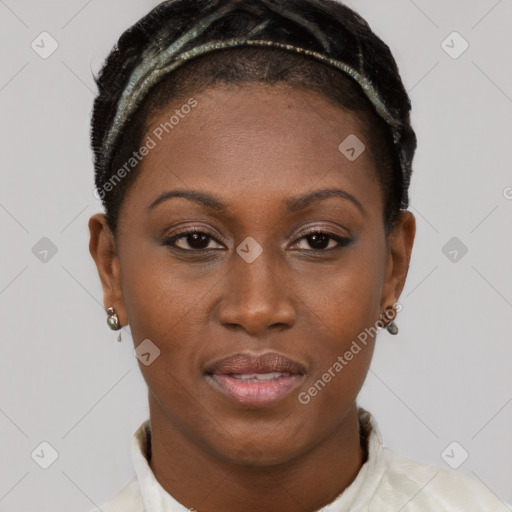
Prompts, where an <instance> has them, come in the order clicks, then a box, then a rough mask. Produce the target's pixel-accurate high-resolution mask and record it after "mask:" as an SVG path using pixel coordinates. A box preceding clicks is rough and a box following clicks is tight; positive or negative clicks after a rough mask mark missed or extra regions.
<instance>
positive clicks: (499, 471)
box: [0, 0, 512, 512]
mask: <svg viewBox="0 0 512 512" xmlns="http://www.w3.org/2000/svg"><path fill="white" fill-rule="evenodd" d="M156 3H157V2H155V1H148V0H145V1H143V0H141V1H138V2H135V1H126V0H101V1H100V0H89V1H88V2H87V1H84V0H65V1H64V0H52V1H46V2H38V1H34V0H32V1H29V0H0V45H1V48H2V50H1V67H0V118H1V120H2V122H1V125H0V130H1V132H0V141H1V151H0V172H1V188H0V230H1V234H2V245H1V247H2V249H1V251H0V264H1V266H0V268H1V272H0V330H1V336H2V338H1V339H2V342H1V357H0V434H1V435H0V439H1V441H0V443H1V444H0V452H1V454H2V456H1V457H0V510H1V511H7V510H9V511H13V510H14V511H29V510H30V511H35V510H37V511H40V512H46V511H52V512H56V511H64V510H66V511H69V510H76V511H85V510H90V509H91V508H93V507H94V506H95V505H99V504H101V503H102V502H104V501H105V500H106V499H108V498H110V497H111V496H113V495H114V494H115V493H117V492H118V491H119V490H120V489H121V487H122V486H124V485H125V484H126V483H127V482H128V481H129V480H130V479H131V478H132V477H133V469H132V463H131V459H130V453H129V441H130V439H131V436H132V434H133V432H134V431H135V429H136V428H137V427H138V426H139V425H140V423H141V422H142V421H143V420H144V419H145V418H146V417H147V415H148V409H147V404H146V402H147V391H146V386H145V383H144V381H143V379H142V377H141V375H140V371H139V368H138V365H137V360H136V358H135V357H134V356H133V346H132V344H131V338H130V335H129V331H128V330H127V329H123V337H124V342H123V343H120V344H119V343H117V342H116V337H117V333H113V332H112V331H110V330H109V329H108V327H107V324H106V322H105V318H106V317H105V313H104V310H103V303H102V290H101V287H100V282H99V278H98V276H97V273H96V268H95V266H94V263H93V260H92V258H91V257H90V255H89V252H88V239H89V233H88V228H87V221H88V219H89V217H90V216H91V215H92V214H93V213H95V212H97V211H101V205H100V204H99V202H98V201H97V200H96V199H95V197H94V196H93V167H92V155H91V151H90V149H89V140H88V134H89V125H88V123H89V116H90V111H91V107H92V101H93V98H94V94H95V85H94V81H93V78H92V73H93V72H94V73H96V72H97V71H98V69H99V67H100V65H101V63H102V61H103V59H104V58H105V56H106V55H107V52H108V50H109V49H110V48H111V46H112V45H113V44H114V42H115V41H116V40H117V38H118V37H119V35H120V34H121V33H122V31H123V30H124V29H126V28H128V26H129V25H131V24H132V23H134V22H135V21H136V20H137V19H139V18H140V17H141V16H142V15H143V14H145V13H146V12H147V11H148V10H149V8H151V7H153V6H154V5H156ZM349 4H350V5H351V6H353V7H354V8H355V9H356V10H358V11H359V12H360V13H361V14H362V15H363V16H364V17H365V18H366V19H367V20H368V21H369V23H370V24H371V26H372V27H373V28H374V29H375V30H376V32H377V33H378V34H379V35H380V36H381V37H382V38H383V39H384V40H385V41H386V42H387V43H388V44H389V45H390V47H391V49H392V51H393V53H394V55H395V57H396V59H397V61H398V64H399V67H400V70H401V73H402V76H403V80H404V83H405V85H406V87H407V89H408V90H409V92H410V95H411V99H412V102H413V111H414V113H413V122H414V125H415V129H416V131H417V135H418V138H419V148H418V152H417V156H416V160H415V166H414V177H413V182H412V187H411V210H412V211H413V212H414V214H415V215H416V218H417V222H418V232H417V239H416V244H415V248H414V251H413V259H412V264H411V268H410V273H409V277H408V281H407V284H406V288H405V290H404V292H403V294H402V297H401V302H402V304H403V307H404V309H403V310H402V312H401V313H400V314H399V319H398V321H397V323H398V325H399V327H400V333H399V334H398V336H395V337H392V336H390V335H389V334H388V333H386V332H383V333H382V334H381V335H380V337H379V342H378V344H377V349H376V353H375V358H374V361H373V364H372V369H371V371H370V373H369V375H368V379H367V382H366V384H365V387H364V390H363V392H362V394H361V397H360V403H361V405H363V406H365V407H367V408H368V409H370V410H371V411H372V413H373V414H374V415H375V416H376V418H377V420H378V422H379V425H380V428H381V430H382V433H383V437H384V440H385V442H386V444H387V445H388V446H389V447H390V448H392V449H393V450H395V451H397V452H399V453H401V454H404V455H406V456H409V457H412V458H416V459H420V460H423V461H426V462H431V463H434V464H437V465H441V466H446V462H445V460H443V457H442V455H441V454H442V453H443V452H444V450H445V448H446V447H447V446H448V445H450V443H452V442H453V441H457V443H458V445H456V446H455V449H454V451H453V452H452V451H451V448H450V449H449V450H448V453H449V454H450V455H451V461H457V460H458V459H460V457H461V456H462V454H463V451H462V450H466V451H467V452H468V453H469V458H468V459H467V460H466V461H465V462H464V463H463V464H462V465H461V466H460V467H459V468H458V471H461V472H463V473H468V474H471V475H473V476H474V477H475V478H478V479H479V480H481V481H482V482H483V483H484V484H485V485H487V486H488V487H489V488H490V489H491V490H492V491H493V492H494V493H495V494H496V495H498V496H500V497H501V498H502V499H503V500H506V501H508V502H512V485H511V479H512V476H511V475H512V467H511V464H512V462H511V461H512V441H511V435H510V432H512V378H511V371H510V363H511V356H512V346H511V334H510V331H511V327H512V325H511V319H512V314H511V313H512V286H511V283H512V269H511V265H510V261H512V237H511V233H512V230H511V227H512V226H511V224H512V222H511V221H512V173H511V172H510V161H511V156H510V146H511V141H512V137H511V136H512V115H511V114H512V73H511V64H510V63H511V62H512V36H511V34H512V2H511V1H510V0H500V1H496V0H478V1H466V2H456V1H453V0H450V1H444V2H437V1H434V0H415V1H414V2H413V1H412V0H393V1H386V2H383V1H381V0H361V1H355V0H353V1H351V2H349ZM43 31H47V32H48V33H50V34H51V36H52V37H53V38H54V39H55V40H56V41H57V43H58V45H59V46H58V49H57V50H56V51H55V52H54V53H53V54H52V55H51V56H50V57H48V58H46V59H43V58H41V57H40V55H39V54H38V53H36V52H35V51H34V50H33V49H32V47H31V43H32V41H34V40H35V41H36V43H37V41H40V38H39V35H40V34H41V32H43ZM453 31H457V32H458V33H459V34H460V35H461V36H462V37H463V38H464V40H466V41H467V42H468V44H469V47H468V49H467V50H466V51H465V52H464V53H462V54H461V55H460V56H458V58H453V57H452V56H450V55H448V54H447V53H446V51H445V50H444V49H443V47H442V42H443V41H444V40H446V38H447V37H448V36H449V35H450V34H451V33H452V32H453ZM40 44H41V43H40ZM446 44H448V45H449V46H451V47H452V48H451V49H450V51H451V52H452V54H453V53H459V52H460V50H461V49H462V48H463V46H462V44H463V41H462V40H461V39H460V38H458V36H455V38H454V36H451V37H450V38H448V39H447V43H445V45H446ZM445 47H446V46H445ZM45 48H47V49H48V48H49V40H46V43H45ZM44 237H46V238H44ZM453 237H456V240H452V241H451V242H450V243H449V245H448V246H446V244H447V243H448V242H449V241H450V240H451V239H452V238H453ZM41 239H43V240H41ZM462 244H463V245H462ZM464 246H465V247H466V248H467V253H466V254H463V250H464ZM52 248H53V252H55V250H56V253H55V254H53V252H52ZM44 250H49V252H48V253H44ZM42 251H43V252H42ZM453 251H456V252H453ZM41 258H43V260H41ZM43 441H46V442H48V443H50V445H51V446H53V447H54V449H55V450H56V451H57V452H58V454H59V456H58V458H57V460H56V461H55V462H54V463H53V464H52V465H51V466H50V467H49V468H48V469H46V470H45V469H42V468H41V467H40V466H39V465H38V464H36V462H35V461H34V460H33V459H32V458H31V453H32V452H33V451H34V449H36V448H38V447H39V445H40V443H41V442H43ZM46 453H49V452H48V451H46ZM452 463H453V462H452ZM446 467H447V466H446ZM495 510H496V511H501V510H509V509H508V508H507V507H505V505H504V504H502V505H500V502H499V501H498V499H497V502H496V509H495Z"/></svg>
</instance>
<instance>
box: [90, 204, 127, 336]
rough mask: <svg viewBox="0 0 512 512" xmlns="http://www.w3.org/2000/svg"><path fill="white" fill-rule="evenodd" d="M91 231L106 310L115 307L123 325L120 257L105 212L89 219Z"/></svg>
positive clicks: (124, 322) (92, 245)
mask: <svg viewBox="0 0 512 512" xmlns="http://www.w3.org/2000/svg"><path fill="white" fill-rule="evenodd" d="M89 232H90V239H89V252H90V254H91V256H92V258H93V259H94V262H95V263H96V268H97V270H98V275H99V278H100V281H101V286H102V288H103V304H104V307H105V310H107V309H108V308H109V307H115V309H116V312H117V315H118V317H119V322H120V324H121V326H122V325H126V323H127V322H126V319H125V316H126V315H125V308H124V297H123V292H122V283H121V272H120V268H119V257H118V255H117V251H116V243H115V238H114V235H113V233H112V231H111V230H110V228H109V226H108V224H107V221H106V217H105V214H103V213H96V214H94V215H93V216H92V217H91V218H90V219H89Z"/></svg>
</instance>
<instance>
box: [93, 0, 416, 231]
mask: <svg viewBox="0 0 512 512" xmlns="http://www.w3.org/2000/svg"><path fill="white" fill-rule="evenodd" d="M227 5H232V6H233V9H232V11H231V12H230V13H229V16H227V17H226V16H225V17H224V18H222V19H221V22H218V23H217V24H216V25H213V27H210V28H209V29H208V31H207V32H208V34H207V36H205V37H206V40H207V41H211V40H220V39H224V38H226V35H225V34H226V33H235V34H236V33H237V31H238V30H240V29H241V28H242V29H244V30H246V31H247V27H246V26H247V24H248V23H250V28H252V27H253V26H256V25H257V24H258V23H261V21H262V19H263V20H265V19H268V18H269V13H268V11H269V9H270V10H272V11H274V10H275V9H276V7H275V6H276V2H275V0H171V1H167V2H163V3H161V4H159V5H158V6H157V7H155V8H154V9H153V10H152V11H151V12H150V13H148V14H147V15H146V16H145V17H143V18H142V19H141V20H139V21H138V22H137V23H136V24H135V25H133V26H132V27H130V28H129V29H128V30H127V31H125V32H124V33H123V34H122V36H121V37H120V39H119V41H118V43H117V45H116V46H115V47H114V48H113V50H112V51H111V53H110V54H109V55H108V57H107V59H106V61H105V64H104V66H103V67H102V69H101V70H100V73H99V75H98V77H97V78H95V80H96V84H97V86H98V91H99V92H98V95H97V97H96V99H95V102H94V107H93V113H92V127H91V128H92V129H91V144H92V148H93V151H94V157H95V159H94V164H95V183H96V188H97V190H98V191H99V190H101V189H102V187H103V186H104V184H105V183H106V182H108V181H109V179H110V178H111V177H112V176H113V174H114V173H115V171H116V170H117V169H119V168H120V167H122V166H123V165H124V164H125V163H126V162H127V161H128V160H129V159H130V158H131V157H132V154H133V151H135V150H137V149H138V148H140V147H141V145H142V141H143V139H144V136H145V135H146V133H147V130H148V124H149V122H150V121H151V120H152V119H153V118H154V117H155V116H156V115H158V113H159V112H161V111H162V109H164V108H166V107H168V106H169V105H170V104H177V103H178V102H179V101H182V100H183V99H184V98H187V97H188V98H190V97H191V96H192V95H193V94H199V93H200V92H201V91H202V90H204V89H207V88H209V87H213V86H215V85H218V84H224V85H239V86H243V85H244V84H249V83H255V82H260V83H264V84H268V85H277V84H285V85H289V86H292V87H294V88H300V89H303V90H304V89H306V90H310V91H315V92H317V93H320V94H322V95H323V96H324V97H325V98H327V99H328V100H330V101H331V102H333V103H334V104H335V105H336V106H338V107H340V108H342V109H344V110H345V111H348V112H351V113H354V114H356V118H357V119H358V120H359V122H360V125H361V127H362V130H363V133H364V135H365V136H366V139H367V141H369V142H370V144H369V150H370V154H371V156H372V158H373V161H374V163H375V168H376V173H377V179H378V180H379V182H380V185H381V189H382V194H383V202H384V211H383V222H384V228H385V232H386V234H389V233H390V232H391V231H392V229H393V227H394V225H395V223H396V221H397V219H398V218H399V214H400V211H401V209H403V208H407V206H408V186H409V180H410V172H409V173H407V174H406V175H405V176H404V174H403V170H402V168H401V166H400V159H399V150H400V151H402V154H403V155H405V157H406V158H407V160H408V161H409V162H411V161H412V158H413V154H414V151H415V148H416V136H415V133H414V131H413V129H412V127H411V124H410V118H409V111H410V108H411V106H410V100H409V97H408V95H407V92H406V90H405V88H404V86H403V84H402V81H401V78H400V75H399V71H398V67H397V65H396V62H395V60H394V58H393V56H392V54H391V52H390V50H389V48H388V46H387V45H386V44H385V43H383V42H382V41H381V40H380V39H379V38H378V37H377V36H376V35H375V34H374V33H373V32H372V30H371V29H370V27H369V25H368V24H367V23H366V21H365V20H364V19H362V18H361V17H360V16H359V15H358V14H357V13H355V12H354V11H352V10H351V9H349V8H347V7H346V6H344V5H343V4H341V3H339V2H338V1H336V0H287V1H286V6H287V8H289V9H290V10H293V11H294V12H296V13H298V14H299V15H301V16H302V17H303V18H304V19H307V20H314V21H315V23H317V27H319V28H320V29H323V30H325V33H324V34H320V35H317V38H318V39H319V40H322V35H323V36H324V38H325V39H328V38H329V37H333V33H334V35H336V34H338V35H339V34H341V33H343V31H345V32H346V33H347V34H349V35H353V36H354V37H356V38H357V44H356V45H354V46H353V49H351V48H350V46H349V45H348V43H346V44H345V47H344V48H343V50H344V51H345V52H348V57H350V58H351V59H352V60H353V61H355V62H359V63H361V44H362V43H361V41H363V44H364V45H365V47H364V49H365V50H366V51H365V55H364V58H365V59H366V60H367V61H369V62H368V64H366V76H368V75H369V76H370V79H371V80H372V82H373V85H374V86H375V87H376V88H377V89H378V91H379V93H380V94H381V96H382V97H383V99H384V101H385V104H386V106H387V108H388V109H389V110H390V111H391V112H393V114H394V117H395V118H396V119H398V120H399V122H400V124H401V140H400V145H399V148H397V147H396V146H397V144H395V143H394V141H393V134H392V132H391V128H390V126H389V125H388V124H387V123H386V121H384V119H383V118H382V117H380V115H378V113H377V112H376V109H375V107H374V105H373V104H372V103H371V102H370V100H369V99H368V98H367V96H366V95H365V93H364V92H363V89H362V87H361V86H360V85H359V84H358V83H357V82H356V81H355V80H353V79H352V78H351V77H349V76H348V75H347V74H345V73H344V72H343V71H341V70H338V69H336V68H334V67H333V66H331V65H329V64H325V63H323V62H321V61H319V60H317V59H315V58H313V57H310V56H308V55H304V54H299V53H295V52H292V51H289V50H284V49H280V48H275V47H254V46H238V47H233V48H227V49H226V48H224V49H218V50H214V51H211V52H208V53H206V54H203V55H200V56H197V57H194V58H192V59H190V60H188V61H187V62H185V63H184V64H182V65H181V66H180V67H178V68H177V69H175V70H174V71H172V72H170V73H168V74H167V75H165V77H164V78H163V79H162V80H161V81H159V82H158V83H156V85H154V86H153V87H152V88H151V89H150V92H149V93H148V94H147V95H146V97H145V98H144V100H143V101H142V103H141V104H140V106H139V107H138V108H137V109H136V111H135V113H134V114H132V116H131V118H130V119H129V122H127V124H126V125H125V128H124V129H123V131H122V133H121V135H120V136H119V137H118V139H117V140H116V143H115V146H114V153H113V156H112V158H111V161H110V162H108V165H107V169H108V171H107V172H106V173H105V172H104V171H103V167H102V166H103V165H104V163H105V162H104V151H103V149H104V141H105V138H106V136H107V134H108V131H109V129H110V127H111V124H112V122H113V118H114V116H115V112H116V108H117V105H118V103H119V100H120V97H121V94H122V92H123V90H124V89H125V87H126V85H127V83H128V80H129V78H130V76H131V73H132V71H133V70H134V69H135V68H136V67H137V65H138V64H139V63H140V62H141V61H142V58H143V52H144V50H145V49H147V48H148V46H149V45H150V44H152V43H154V41H155V40H156V39H157V38H158V39H159V41H166V42H165V44H166V45H169V44H171V43H172V42H173V41H175V40H176V39H177V37H178V36H179V35H181V34H183V33H184V32H186V31H187V30H190V26H191V25H193V24H195V23H197V20H198V19H200V18H201V17H203V16H205V15H206V14H208V13H209V12H211V11H212V10H216V9H218V8H220V7H224V6H227ZM248 13H250V16H248ZM255 14H256V15H255ZM272 16H273V18H275V20H276V21H275V23H274V24H272V27H274V28H273V30H277V31H278V34H279V37H280V40H281V41H283V42H284V43H288V44H296V45H297V46H301V47H303V48H311V49H312V50H315V51H322V50H320V49H319V46H320V44H319V42H318V41H316V42H315V41H312V37H311V32H309V31H306V30H303V31H302V32H301V31H299V30H297V25H296V24H292V28H293V31H292V30H291V28H290V19H289V18H287V17H284V16H280V15H279V14H277V13H276V12H272ZM190 20H192V22H191V21H190ZM265 30H266V29H265ZM269 30H270V29H269ZM273 34H274V35H273V36H272V38H273V39H274V40H275V39H276V36H275V33H274V32H273ZM343 37H348V36H346V35H343ZM258 39H265V35H264V34H263V36H260V35H259V34H258ZM338 39H341V36H338ZM335 41H336V39H335ZM358 49H359V51H358ZM323 53H325V51H323ZM348 57H346V59H347V58H348ZM349 64H350V63H349ZM139 165H140V164H138V165H136V166H134V168H133V170H131V171H130V173H129V174H127V175H126V176H125V177H123V179H122V180H120V181H119V183H118V184H117V185H116V186H114V187H113V188H112V190H111V191H110V192H109V193H108V194H105V195H104V196H103V197H102V200H103V205H104V207H105V216H106V220H107V224H108V226H109V228H110V229H111V231H112V232H113V234H114V236H116V234H117V228H118V222H119V213H120V209H121V205H122V203H123V199H124V198H125V196H126V193H127V191H128V189H129V188H130V185H131V184H132V183H133V181H134V180H135V178H136V176H137V170H138V167H139Z"/></svg>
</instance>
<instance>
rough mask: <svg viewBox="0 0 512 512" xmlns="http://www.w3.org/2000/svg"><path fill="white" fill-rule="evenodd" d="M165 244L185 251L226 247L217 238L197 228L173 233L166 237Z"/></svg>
mask: <svg viewBox="0 0 512 512" xmlns="http://www.w3.org/2000/svg"><path fill="white" fill-rule="evenodd" d="M211 243H213V246H210V244H211ZM163 244H164V245H170V246H171V247H174V248H177V249H181V250H184V251H204V250H210V249H223V248H224V246H223V245H221V244H220V243H219V242H217V240H215V239H214V238H213V237H212V236H210V235H209V234H208V233H205V232H203V231H195V230H188V231H182V232H181V233H177V234H175V235H172V236H170V237H168V238H166V239H165V240H164V242H163Z"/></svg>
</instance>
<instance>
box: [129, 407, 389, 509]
mask: <svg viewBox="0 0 512 512" xmlns="http://www.w3.org/2000/svg"><path fill="white" fill-rule="evenodd" d="M358 411H359V420H360V424H361V427H362V429H363V431H364V432H366V437H367V440H368V444H367V453H368V457H367V460H366V462H365V463H364V464H363V466H362V467H361V469H360V471H359V473H358V474H357V477H356V478H355V480H354V481H353V482H352V483H351V484H350V485H349V486H348V487H347V488H346V489H345V491H344V492H343V493H342V494H340V495H339V496H338V497H337V498H336V500H335V501H333V502H332V503H330V504H329V505H327V506H326V507H324V508H323V509H321V510H322V512H349V511H351V510H358V509H359V507H361V506H363V505H364V504H365V503H368V498H370V499H371V496H372V495H373V494H374V492H375V490H376V489H377V486H378V484H379V481H380V479H381V477H382V475H383V474H384V471H385V462H384V458H383V455H382V437H381V434H380V432H379V429H378V427H377V424H376V423H375V420H374V419H373V416H372V415H371V414H370V413H369V412H368V411H366V410H364V409H362V408H359V410H358ZM150 446H151V423H150V419H147V420H146V421H144V423H142V425H141V426H140V427H139V428H138V429H137V431H136V432H135V433H134V435H133V437H132V441H131V454H132V461H133V466H134V468H135V473H136V475H137V480H138V484H139V488H140V499H141V501H142V504H143V505H144V510H147V511H151V512H188V511H189V509H188V508H186V507H184V506H183V505H181V504H180V503H178V502H177V501H176V500H175V499H174V498H173V497H172V496H171V495H170V494H169V493H168V492H167V491H166V490H165V489H164V488H163V487H162V486H161V485H160V483H159V482H158V480H157V479H156V478H155V475H154V474H153V471H152V470H151V468H150V467H149V464H148V459H147V456H148V453H149V448H150Z"/></svg>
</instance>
